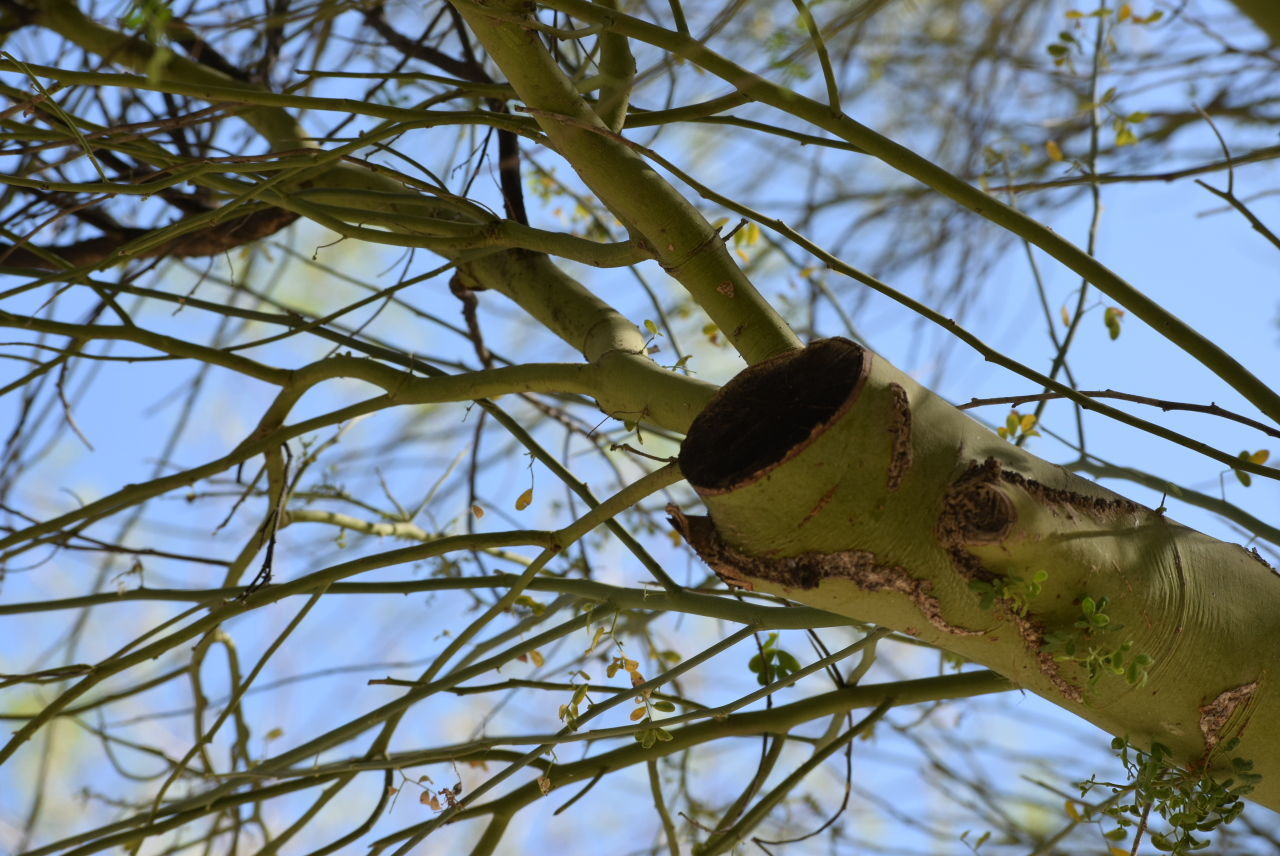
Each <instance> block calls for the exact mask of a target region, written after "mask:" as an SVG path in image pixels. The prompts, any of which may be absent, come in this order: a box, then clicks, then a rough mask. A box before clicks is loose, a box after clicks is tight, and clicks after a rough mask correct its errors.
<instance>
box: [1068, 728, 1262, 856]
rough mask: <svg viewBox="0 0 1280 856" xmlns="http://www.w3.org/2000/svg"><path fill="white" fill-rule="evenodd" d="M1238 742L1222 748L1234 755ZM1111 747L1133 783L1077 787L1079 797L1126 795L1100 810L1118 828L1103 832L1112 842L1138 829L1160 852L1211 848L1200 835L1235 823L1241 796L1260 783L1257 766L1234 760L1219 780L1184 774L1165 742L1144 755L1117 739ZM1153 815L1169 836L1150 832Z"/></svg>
mask: <svg viewBox="0 0 1280 856" xmlns="http://www.w3.org/2000/svg"><path fill="white" fill-rule="evenodd" d="M1238 743H1239V740H1238V739H1236V740H1232V741H1230V742H1228V743H1226V744H1224V745H1223V746H1222V749H1223V750H1224V751H1230V750H1232V749H1234V748H1235V747H1236V745H1237V744H1238ZM1111 748H1112V749H1113V750H1115V751H1116V752H1118V753H1119V755H1120V762H1121V763H1122V764H1124V768H1125V772H1126V773H1127V774H1128V775H1129V777H1130V779H1131V782H1130V783H1129V784H1118V783H1115V782H1100V781H1098V780H1097V779H1096V778H1093V777H1090V778H1089V780H1088V781H1084V782H1078V783H1077V787H1079V788H1080V795H1081V796H1082V797H1083V796H1086V795H1088V794H1089V792H1090V791H1092V790H1093V789H1094V788H1098V787H1108V788H1111V790H1112V792H1113V793H1115V794H1122V793H1124V792H1126V791H1127V792H1128V798H1122V799H1120V800H1117V801H1115V802H1114V803H1112V804H1110V805H1108V806H1106V807H1105V808H1103V809H1101V813H1102V814H1104V815H1106V816H1107V817H1109V818H1111V819H1112V820H1113V821H1115V823H1116V824H1117V825H1116V827H1115V828H1114V829H1111V830H1109V831H1107V832H1106V833H1104V835H1105V837H1106V838H1107V839H1108V840H1109V841H1123V840H1124V839H1125V838H1127V837H1128V835H1129V829H1130V828H1136V830H1137V833H1136V834H1137V835H1138V836H1139V837H1141V836H1142V835H1143V834H1147V835H1149V837H1150V840H1151V843H1152V845H1153V846H1155V848H1156V849H1157V850H1160V851H1162V852H1165V853H1172V854H1175V856H1182V854H1187V853H1191V852H1192V851H1196V850H1201V849H1203V848H1205V847H1208V846H1209V841H1208V840H1207V839H1204V838H1200V837H1199V836H1198V835H1197V833H1202V832H1211V831H1213V830H1214V829H1216V828H1218V827H1219V826H1221V825H1223V824H1225V823H1230V822H1231V821H1232V820H1234V819H1235V818H1236V817H1237V816H1238V815H1239V814H1240V812H1241V811H1243V810H1244V802H1243V797H1244V796H1245V795H1246V794H1248V793H1249V792H1250V791H1252V790H1253V789H1254V787H1255V786H1256V785H1257V783H1258V782H1259V781H1260V780H1261V779H1262V776H1260V775H1258V774H1257V773H1254V772H1252V770H1253V762H1251V761H1248V760H1245V759H1244V758H1232V759H1231V771H1232V773H1233V775H1232V776H1230V777H1228V778H1222V779H1218V778H1215V777H1213V776H1211V775H1210V774H1209V773H1207V772H1206V771H1204V770H1184V769H1182V768H1180V767H1178V766H1176V765H1175V764H1174V763H1173V762H1172V761H1171V760H1170V759H1171V758H1172V755H1173V753H1172V751H1171V750H1170V749H1169V747H1167V746H1165V745H1164V744H1163V743H1153V744H1151V751H1150V752H1144V751H1143V750H1141V749H1139V748H1137V747H1135V746H1133V745H1132V744H1131V743H1129V741H1127V740H1125V739H1124V738H1121V737H1117V738H1115V739H1114V740H1112V741H1111ZM1152 812H1154V813H1155V814H1156V815H1158V816H1159V817H1161V818H1163V819H1164V821H1165V822H1166V823H1167V824H1168V825H1169V827H1170V828H1169V830H1168V831H1167V832H1150V831H1149V830H1148V829H1147V823H1148V819H1149V818H1150V816H1151V814H1152ZM1134 850H1136V847H1135V848H1134Z"/></svg>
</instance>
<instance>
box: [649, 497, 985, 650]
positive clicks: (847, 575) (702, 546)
mask: <svg viewBox="0 0 1280 856" xmlns="http://www.w3.org/2000/svg"><path fill="white" fill-rule="evenodd" d="M667 513H668V514H669V515H670V517H669V518H668V520H670V522H671V525H672V526H673V527H674V528H675V530H676V531H677V532H679V533H680V534H681V535H683V536H684V539H685V540H686V541H688V542H689V544H690V545H691V546H692V547H693V549H694V550H695V551H697V553H698V555H699V556H700V557H701V558H702V560H703V561H704V562H706V563H707V564H708V565H710V566H711V569H712V570H714V571H715V572H716V573H717V574H718V575H719V576H720V578H721V579H723V580H724V581H725V582H726V583H728V584H729V585H732V586H736V587H739V588H746V589H753V588H754V586H753V584H752V582H751V580H752V579H753V578H754V579H756V580H764V581H767V582H771V583H776V584H779V585H783V586H786V587H788V588H797V589H812V588H816V587H817V586H818V585H819V584H820V583H821V582H822V581H823V580H828V579H846V580H849V581H850V582H852V583H853V584H854V585H856V586H857V587H858V588H860V589H862V590H863V591H869V592H896V593H897V594H900V595H903V596H904V597H906V598H907V599H908V600H909V601H911V603H912V604H914V605H915V607H916V608H917V609H919V610H920V612H921V614H922V615H923V616H924V617H925V620H927V621H928V622H929V624H931V625H933V626H934V627H935V628H937V629H938V630H940V631H941V632H943V633H947V634H950V635H953V636H981V635H982V631H981V630H969V629H966V628H964V627H960V626H957V625H955V624H952V623H950V622H949V621H947V620H946V619H945V618H943V615H942V604H941V602H940V601H939V600H938V598H937V596H936V595H934V593H933V584H932V583H930V582H929V581H928V580H921V579H917V578H916V577H913V576H912V575H911V574H910V573H909V572H908V571H907V570H906V569H905V568H903V567H901V566H899V565H883V564H880V563H878V562H877V561H876V556H875V554H874V553H870V552H867V551H866V550H844V551H841V552H838V553H801V554H800V555H798V556H782V557H771V556H756V555H752V554H750V553H744V552H742V551H741V550H738V549H737V548H735V547H733V546H731V545H729V544H727V543H725V541H724V540H723V539H722V538H721V537H720V533H719V532H717V531H716V528H715V524H714V523H713V522H712V520H711V518H709V517H699V516H693V517H690V516H686V515H685V514H684V513H683V512H682V511H680V509H679V508H677V507H676V506H674V505H668V506H667Z"/></svg>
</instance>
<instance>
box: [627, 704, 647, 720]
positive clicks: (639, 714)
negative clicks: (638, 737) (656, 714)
mask: <svg viewBox="0 0 1280 856" xmlns="http://www.w3.org/2000/svg"><path fill="white" fill-rule="evenodd" d="M648 714H649V712H648V711H647V710H645V709H644V708H643V707H637V708H636V709H635V710H633V711H631V721H632V722H639V721H640V720H642V719H644V718H645V717H646V716H647V715H648Z"/></svg>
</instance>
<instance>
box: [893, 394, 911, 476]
mask: <svg viewBox="0 0 1280 856" xmlns="http://www.w3.org/2000/svg"><path fill="white" fill-rule="evenodd" d="M889 395H890V402H889V408H890V414H889V436H890V437H891V438H892V440H891V441H890V447H889V474H888V480H887V482H888V487H889V490H890V491H895V490H897V489H898V488H899V487H900V486H901V485H902V480H903V478H905V477H906V475H907V470H909V469H911V460H912V456H911V400H910V399H908V398H907V391H906V390H905V389H903V388H902V387H901V386H899V385H898V384H896V383H891V384H889Z"/></svg>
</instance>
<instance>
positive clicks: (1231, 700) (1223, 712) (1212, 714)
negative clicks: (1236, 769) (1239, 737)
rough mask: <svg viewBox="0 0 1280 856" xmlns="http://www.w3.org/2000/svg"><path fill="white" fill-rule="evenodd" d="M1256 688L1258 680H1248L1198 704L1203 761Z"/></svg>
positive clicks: (1241, 727)
mask: <svg viewBox="0 0 1280 856" xmlns="http://www.w3.org/2000/svg"><path fill="white" fill-rule="evenodd" d="M1257 690H1258V682H1257V681H1250V682H1249V683H1247V684H1241V685H1240V686H1238V687H1232V688H1231V689H1229V690H1223V691H1222V692H1220V693H1218V695H1217V697H1215V698H1214V699H1213V701H1210V702H1207V703H1205V704H1202V705H1201V706H1200V733H1201V734H1202V735H1203V736H1204V756H1203V759H1202V760H1203V761H1206V762H1207V761H1208V760H1209V756H1210V755H1212V754H1213V750H1214V749H1215V748H1217V746H1218V744H1219V743H1221V742H1222V738H1223V736H1224V734H1225V732H1226V729H1227V723H1228V722H1229V721H1230V720H1231V719H1232V717H1233V716H1234V714H1235V713H1236V712H1237V711H1238V710H1240V709H1241V708H1243V707H1245V706H1247V705H1248V704H1249V702H1250V701H1252V700H1253V694H1254V693H1255V692H1257ZM1240 731H1244V724H1243V723H1241V725H1240Z"/></svg>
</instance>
